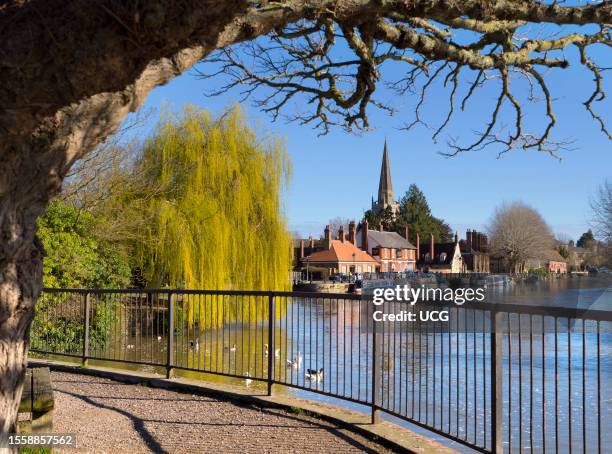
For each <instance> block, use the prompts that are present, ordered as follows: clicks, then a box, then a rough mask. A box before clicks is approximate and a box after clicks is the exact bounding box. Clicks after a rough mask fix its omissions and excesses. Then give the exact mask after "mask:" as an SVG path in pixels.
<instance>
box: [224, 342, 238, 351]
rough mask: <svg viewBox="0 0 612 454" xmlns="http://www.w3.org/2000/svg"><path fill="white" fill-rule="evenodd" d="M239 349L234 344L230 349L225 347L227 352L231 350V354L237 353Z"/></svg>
mask: <svg viewBox="0 0 612 454" xmlns="http://www.w3.org/2000/svg"><path fill="white" fill-rule="evenodd" d="M237 349H238V348H237V347H236V344H232V345H231V346H229V347H225V350H229V351H230V352H232V353H233V352H235V351H236V350H237Z"/></svg>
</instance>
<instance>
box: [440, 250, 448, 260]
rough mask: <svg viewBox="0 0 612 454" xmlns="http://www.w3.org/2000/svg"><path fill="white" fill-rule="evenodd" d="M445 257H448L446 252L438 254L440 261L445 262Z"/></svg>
mask: <svg viewBox="0 0 612 454" xmlns="http://www.w3.org/2000/svg"><path fill="white" fill-rule="evenodd" d="M447 257H448V255H447V254H446V252H442V253H441V254H440V261H441V262H445V261H446V258H447Z"/></svg>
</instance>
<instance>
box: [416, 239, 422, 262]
mask: <svg viewBox="0 0 612 454" xmlns="http://www.w3.org/2000/svg"><path fill="white" fill-rule="evenodd" d="M416 248H417V249H416V259H417V260H421V239H420V238H419V232H417V233H416Z"/></svg>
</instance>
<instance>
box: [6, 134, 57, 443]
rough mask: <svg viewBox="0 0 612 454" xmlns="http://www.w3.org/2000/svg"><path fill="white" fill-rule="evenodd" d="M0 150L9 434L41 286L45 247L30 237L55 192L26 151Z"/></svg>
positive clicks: (12, 425)
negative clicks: (37, 219)
mask: <svg viewBox="0 0 612 454" xmlns="http://www.w3.org/2000/svg"><path fill="white" fill-rule="evenodd" d="M2 146H3V147H8V145H7V143H4V144H2ZM2 151H3V152H4V153H3V156H4V157H6V159H5V161H3V162H2V166H1V167H0V189H1V190H2V191H1V192H0V194H2V197H1V198H0V432H11V431H14V429H15V427H14V424H15V420H16V417H17V408H18V406H19V400H20V398H21V390H22V382H23V377H24V373H25V367H26V358H27V348H28V339H29V335H28V333H29V328H30V323H31V321H32V318H33V315H34V304H35V302H36V299H37V298H38V295H39V293H40V289H41V284H42V257H43V254H44V251H43V248H42V245H41V244H40V242H38V241H37V240H36V236H35V235H36V218H37V217H38V216H39V215H40V214H41V213H42V211H43V209H44V206H45V205H46V203H47V200H48V197H49V194H52V193H53V192H54V188H53V185H51V186H47V184H48V183H50V182H51V181H52V180H53V179H54V178H50V179H49V178H43V174H44V173H45V172H44V170H43V169H40V168H37V166H36V163H35V161H33V160H32V159H30V158H31V156H29V153H24V152H22V151H21V150H20V151H18V150H16V149H15V148H13V149H12V150H10V149H6V148H5V149H4V150H2ZM16 177H17V178H16Z"/></svg>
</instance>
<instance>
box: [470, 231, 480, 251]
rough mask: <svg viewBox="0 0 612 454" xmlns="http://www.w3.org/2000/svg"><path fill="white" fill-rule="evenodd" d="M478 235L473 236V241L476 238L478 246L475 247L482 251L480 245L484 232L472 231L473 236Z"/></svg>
mask: <svg viewBox="0 0 612 454" xmlns="http://www.w3.org/2000/svg"><path fill="white" fill-rule="evenodd" d="M474 235H475V236H476V238H472V241H474V240H475V242H476V247H475V248H474V249H476V250H477V251H478V252H480V247H481V242H482V233H480V232H475V233H472V236H474Z"/></svg>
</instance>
